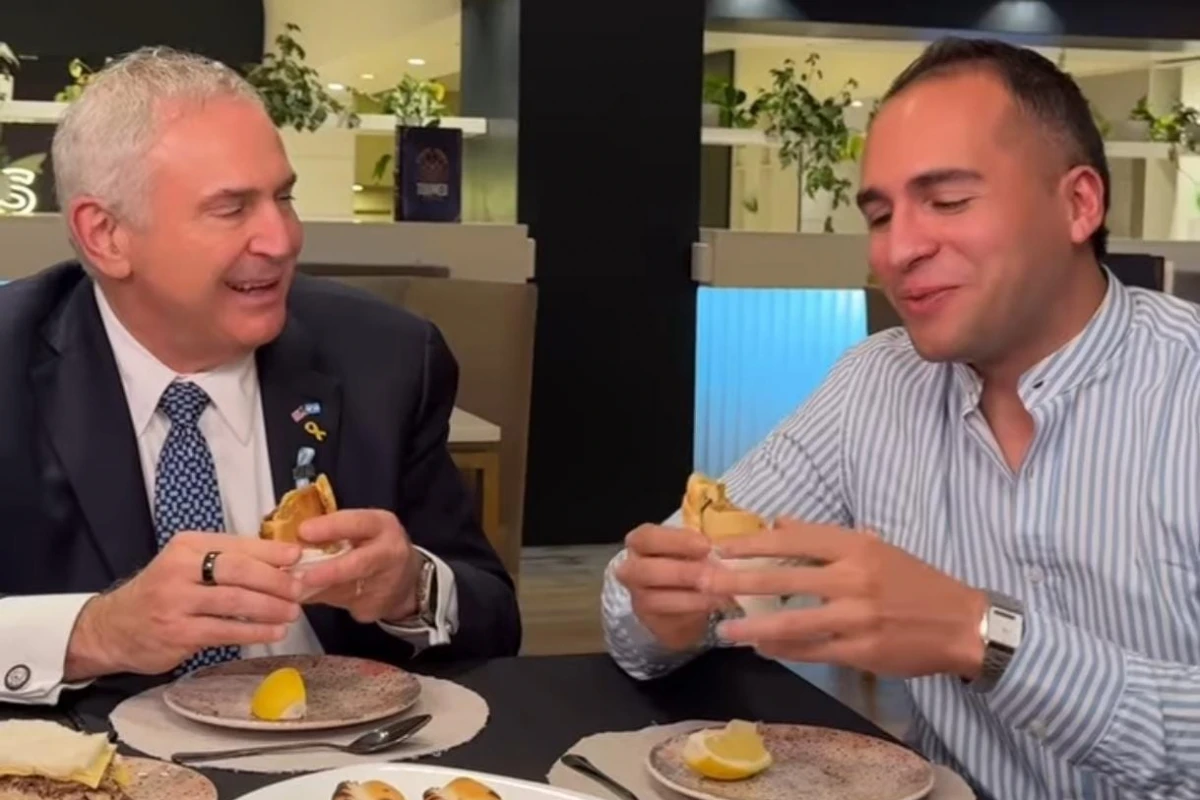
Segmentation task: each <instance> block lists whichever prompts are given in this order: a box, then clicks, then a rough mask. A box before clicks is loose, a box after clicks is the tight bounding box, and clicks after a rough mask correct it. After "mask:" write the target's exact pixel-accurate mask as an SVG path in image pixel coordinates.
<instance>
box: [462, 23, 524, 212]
mask: <svg viewBox="0 0 1200 800" xmlns="http://www.w3.org/2000/svg"><path fill="white" fill-rule="evenodd" d="M520 12H521V0H462V39H461V40H460V41H461V51H462V114H463V116H466V117H483V118H485V119H487V121H488V134H489V135H488V136H485V137H482V138H478V139H466V140H464V142H463V159H464V162H465V163H464V169H463V219H464V220H465V221H466V222H500V223H510V224H511V223H514V222H516V221H517V114H518V112H519V107H518V98H519V97H520V75H519V72H518V71H519V69H520V63H521V61H520V50H521V48H520V25H521V20H520Z"/></svg>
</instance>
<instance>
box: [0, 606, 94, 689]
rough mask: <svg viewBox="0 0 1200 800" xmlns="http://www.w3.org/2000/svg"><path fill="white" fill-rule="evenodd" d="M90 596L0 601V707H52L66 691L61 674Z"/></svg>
mask: <svg viewBox="0 0 1200 800" xmlns="http://www.w3.org/2000/svg"><path fill="white" fill-rule="evenodd" d="M94 596H95V595H92V594H54V595H22V596H8V597H0V642H3V643H4V644H3V646H2V647H0V703H15V704H20V705H48V706H50V705H54V704H56V703H57V702H58V699H59V696H60V695H61V694H62V693H63V692H64V691H67V690H72V689H82V688H83V687H85V686H87V685H88V684H89V683H91V682H90V681H86V682H83V683H65V682H64V681H63V669H64V667H65V664H66V660H67V647H68V645H69V644H70V641H71V633H72V631H74V630H75V621H76V620H77V619H78V618H79V612H80V611H82V610H83V607H84V605H85V604H87V602H88V600H90V599H92V597H94Z"/></svg>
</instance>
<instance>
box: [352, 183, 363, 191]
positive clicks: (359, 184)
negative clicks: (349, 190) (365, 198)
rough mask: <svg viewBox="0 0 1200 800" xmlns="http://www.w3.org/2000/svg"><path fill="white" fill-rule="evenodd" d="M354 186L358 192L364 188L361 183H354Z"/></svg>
mask: <svg viewBox="0 0 1200 800" xmlns="http://www.w3.org/2000/svg"><path fill="white" fill-rule="evenodd" d="M353 188H354V191H356V192H361V191H362V190H363V186H362V184H361V183H356V184H354V187H353Z"/></svg>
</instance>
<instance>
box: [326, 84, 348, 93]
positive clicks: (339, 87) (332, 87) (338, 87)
mask: <svg viewBox="0 0 1200 800" xmlns="http://www.w3.org/2000/svg"><path fill="white" fill-rule="evenodd" d="M345 90H346V84H344V83H331V84H329V91H331V92H344V91H345Z"/></svg>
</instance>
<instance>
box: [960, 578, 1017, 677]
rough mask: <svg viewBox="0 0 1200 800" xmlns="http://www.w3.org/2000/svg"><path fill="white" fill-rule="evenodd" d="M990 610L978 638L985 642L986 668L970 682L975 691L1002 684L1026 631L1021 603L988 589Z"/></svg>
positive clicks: (980, 626) (983, 620)
mask: <svg viewBox="0 0 1200 800" xmlns="http://www.w3.org/2000/svg"><path fill="white" fill-rule="evenodd" d="M985 591H986V593H987V596H988V607H987V609H986V610H985V611H984V613H983V619H981V620H980V621H979V636H980V638H981V639H983V666H982V667H981V668H980V670H979V677H978V678H976V679H975V680H973V681H968V682H967V687H968V688H969V689H971V690H972V691H975V692H989V691H991V690H992V689H993V688H995V686H996V684H997V683H999V682H1000V678H1002V677H1003V676H1004V672H1005V670H1007V669H1008V665H1009V663H1010V662H1011V661H1012V659H1013V656H1015V655H1016V652H1017V647H1018V646H1019V644H1020V636H1021V632H1022V631H1023V629H1024V616H1025V613H1024V606H1023V605H1022V603H1021V601H1020V600H1017V599H1015V598H1012V597H1009V596H1007V595H1004V594H1000V593H999V592H993V591H990V590H985Z"/></svg>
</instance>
